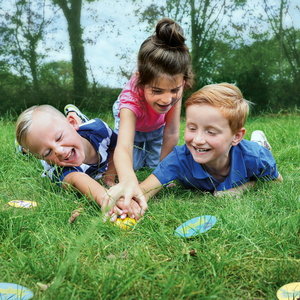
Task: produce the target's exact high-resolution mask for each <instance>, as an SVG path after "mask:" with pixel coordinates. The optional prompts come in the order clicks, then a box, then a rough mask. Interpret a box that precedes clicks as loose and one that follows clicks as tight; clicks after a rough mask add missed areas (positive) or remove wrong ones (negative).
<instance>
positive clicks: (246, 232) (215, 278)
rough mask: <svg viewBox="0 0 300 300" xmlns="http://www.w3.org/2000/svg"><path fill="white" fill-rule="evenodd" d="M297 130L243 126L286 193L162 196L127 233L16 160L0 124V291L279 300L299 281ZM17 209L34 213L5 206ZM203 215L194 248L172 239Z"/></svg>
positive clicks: (286, 123) (260, 189) (8, 128)
mask: <svg viewBox="0 0 300 300" xmlns="http://www.w3.org/2000/svg"><path fill="white" fill-rule="evenodd" d="M108 122H111V119H110V120H108ZM299 125H300V116H299V114H298V115H297V114H286V115H269V116H265V117H255V118H251V119H249V120H248V122H247V126H246V127H247V129H248V132H249V133H248V134H247V136H246V138H249V136H250V133H251V131H252V130H255V129H261V130H264V131H265V133H266V135H267V137H268V139H269V142H270V143H271V145H272V146H273V154H274V156H275V158H276V160H277V163H278V167H279V171H280V172H281V174H282V175H283V178H284V182H283V183H258V184H257V185H256V187H255V188H254V189H252V190H251V191H248V192H246V193H245V194H244V195H242V196H241V197H239V198H231V197H228V196H227V197H223V198H214V197H213V196H211V195H208V194H203V193H201V192H199V191H192V190H184V189H183V188H181V187H180V186H179V185H177V186H176V187H173V188H166V189H164V190H163V191H162V192H160V193H159V194H158V195H157V196H156V197H155V198H154V199H153V200H151V202H149V210H148V211H147V213H146V215H145V217H144V218H143V219H142V220H141V221H140V222H139V223H138V224H137V226H136V227H135V229H134V230H133V231H124V230H121V229H119V228H117V227H115V226H112V225H111V224H110V223H103V222H102V221H101V220H102V219H101V212H100V210H99V208H98V207H97V206H96V205H94V204H93V203H90V202H89V201H88V200H87V199H86V198H85V197H82V196H80V195H78V194H76V193H75V192H72V191H66V190H61V189H59V188H58V187H56V186H55V185H53V184H51V183H50V182H49V181H48V179H46V178H42V177H41V176H40V175H41V172H42V169H41V166H40V163H39V162H38V161H36V160H35V159H33V158H28V157H23V156H21V155H18V154H16V153H15V152H14V125H13V123H12V122H11V121H6V120H1V121H0V177H1V180H0V195H1V198H0V203H1V208H0V242H1V252H0V265H1V280H0V281H1V282H12V283H18V284H21V285H23V286H25V287H27V288H29V289H30V290H32V291H33V292H34V294H35V296H34V299H68V300H69V299H226V300H227V299H245V300H248V299H253V300H254V299H256V300H258V299H268V300H269V299H276V292H277V290H278V289H279V288H280V287H281V286H282V285H284V284H287V283H289V282H295V281H300V129H299V128H300V126H299ZM181 143H183V140H182V138H181ZM148 174H149V172H147V171H143V172H139V174H138V175H139V178H140V179H142V178H145V176H147V175H148ZM14 199H22V200H33V201H36V202H37V203H38V206H37V207H36V208H34V209H21V208H13V207H10V206H9V205H7V203H8V202H9V201H10V200H14ZM77 208H82V209H83V212H82V214H81V215H80V216H79V217H78V218H77V220H76V221H75V222H74V223H73V224H69V222H68V219H69V217H70V214H71V212H72V211H73V210H74V209H77ZM200 215H214V216H216V218H217V223H216V225H215V226H214V227H213V228H212V229H211V230H209V231H207V232H206V233H204V234H202V235H199V236H197V237H195V238H193V239H182V238H179V237H176V236H175V235H174V229H175V228H176V227H178V226H179V225H180V224H181V223H183V222H184V221H186V220H188V219H191V218H193V217H196V216H200ZM38 283H43V284H47V285H50V286H49V288H48V289H46V290H45V291H43V290H42V289H41V288H40V287H39V285H38Z"/></svg>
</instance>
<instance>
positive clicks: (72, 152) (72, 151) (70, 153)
mask: <svg viewBox="0 0 300 300" xmlns="http://www.w3.org/2000/svg"><path fill="white" fill-rule="evenodd" d="M74 154H75V150H74V148H73V149H72V150H71V151H70V152H69V154H68V155H67V156H66V157H65V159H64V160H65V161H68V160H70V158H71V157H73V156H74Z"/></svg>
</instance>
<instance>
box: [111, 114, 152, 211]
mask: <svg viewBox="0 0 300 300" xmlns="http://www.w3.org/2000/svg"><path fill="white" fill-rule="evenodd" d="M135 124H136V117H135V114H134V113H133V112H132V111H131V110H129V109H126V108H123V109H121V111H120V129H119V134H118V141H117V147H116V149H115V153H114V162H115V167H116V170H117V173H118V177H119V183H118V184H117V185H115V186H113V187H111V188H110V189H109V191H108V195H107V196H106V197H105V206H110V205H111V204H114V203H115V202H116V201H117V200H118V199H120V198H121V197H124V207H128V213H129V215H130V214H131V213H132V212H131V208H130V201H131V199H132V198H134V199H135V200H136V201H137V202H138V203H139V205H140V206H141V208H142V211H144V210H146V209H147V203H146V200H145V197H144V195H143V193H142V190H141V189H140V187H139V182H138V180H137V178H136V175H135V172H134V170H133V144H134V136H135ZM110 203H111V204H110ZM142 213H143V212H142Z"/></svg>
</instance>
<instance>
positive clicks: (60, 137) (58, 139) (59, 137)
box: [56, 134, 62, 142]
mask: <svg viewBox="0 0 300 300" xmlns="http://www.w3.org/2000/svg"><path fill="white" fill-rule="evenodd" d="M61 139H62V134H60V135H59V136H58V137H57V138H56V142H59V141H60V140H61Z"/></svg>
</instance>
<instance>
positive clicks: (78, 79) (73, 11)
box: [55, 0, 87, 101]
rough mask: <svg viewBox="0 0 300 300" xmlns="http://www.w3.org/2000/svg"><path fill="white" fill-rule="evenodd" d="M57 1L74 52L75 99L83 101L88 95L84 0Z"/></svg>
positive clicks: (72, 52)
mask: <svg viewBox="0 0 300 300" xmlns="http://www.w3.org/2000/svg"><path fill="white" fill-rule="evenodd" d="M55 3H56V4H57V5H59V7H60V8H61V9H62V11H63V13H64V16H65V18H66V20H67V23H68V32H69V42H70V47H71V54H72V69H73V86H74V100H75V101H76V100H77V101H81V100H83V99H84V98H85V97H86V96H87V71H86V64H85V58H84V45H83V40H82V28H81V25H80V17H81V7H82V0H69V1H68V0H56V1H55ZM68 4H69V5H68Z"/></svg>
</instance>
